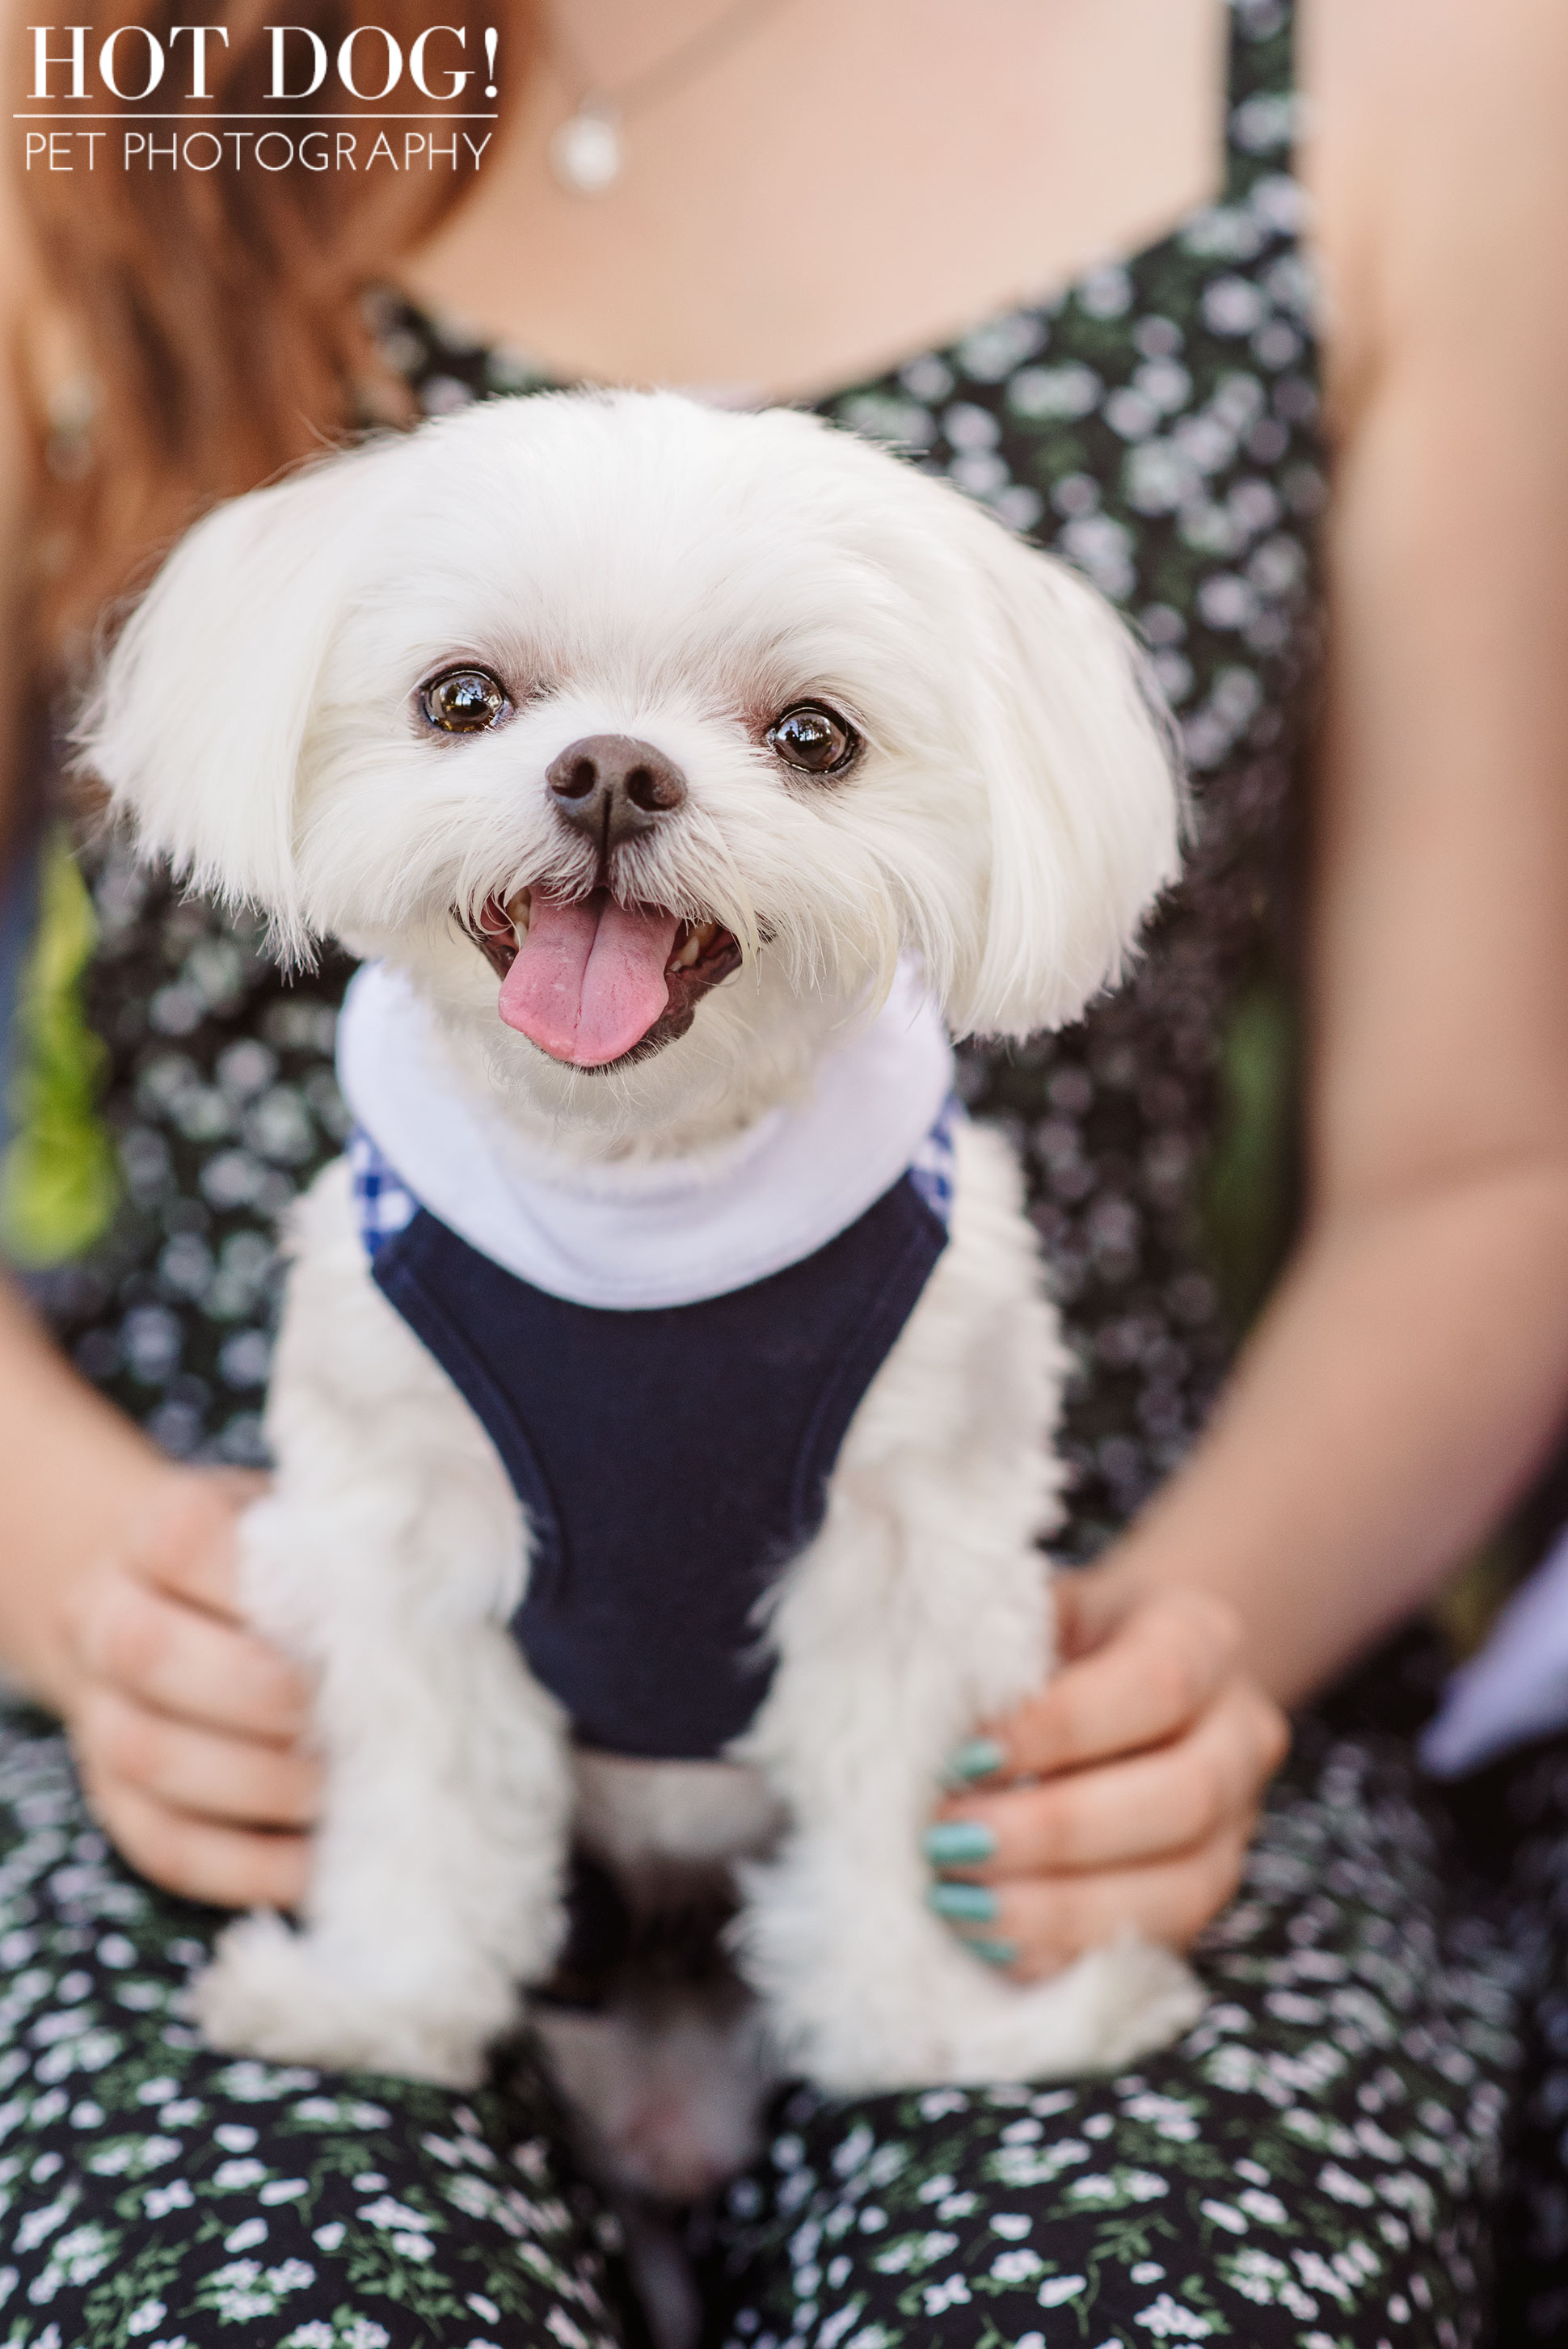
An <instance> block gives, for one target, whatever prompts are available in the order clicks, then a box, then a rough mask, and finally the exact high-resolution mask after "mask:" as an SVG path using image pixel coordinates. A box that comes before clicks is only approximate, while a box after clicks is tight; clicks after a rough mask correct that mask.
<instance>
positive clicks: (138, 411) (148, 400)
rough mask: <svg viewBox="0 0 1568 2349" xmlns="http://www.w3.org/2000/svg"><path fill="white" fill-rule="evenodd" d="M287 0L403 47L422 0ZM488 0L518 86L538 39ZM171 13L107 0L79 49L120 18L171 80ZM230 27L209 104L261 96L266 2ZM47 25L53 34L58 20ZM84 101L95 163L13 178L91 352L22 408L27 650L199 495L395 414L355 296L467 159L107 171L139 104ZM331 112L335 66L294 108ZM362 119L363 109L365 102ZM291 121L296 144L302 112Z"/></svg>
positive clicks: (317, 20) (110, 584) (241, 105)
mask: <svg viewBox="0 0 1568 2349" xmlns="http://www.w3.org/2000/svg"><path fill="white" fill-rule="evenodd" d="M269 13H270V14H271V15H273V16H276V14H277V11H276V10H271V11H270V12H269ZM293 13H294V16H295V17H296V18H297V19H298V20H301V21H303V22H304V23H305V24H306V25H308V26H310V27H311V29H313V30H314V31H315V32H316V33H317V34H318V35H319V36H320V37H321V39H322V40H323V41H324V42H325V46H326V48H327V50H328V53H329V55H335V53H336V50H337V47H338V45H339V43H340V42H341V41H343V40H344V38H345V37H346V36H348V35H349V34H351V33H352V32H353V31H354V30H355V28H356V26H359V25H360V24H366V25H369V24H372V23H374V24H376V25H378V26H384V27H385V29H386V30H387V32H388V33H390V34H391V35H392V36H393V37H394V38H395V39H397V42H398V43H399V46H400V47H401V48H402V50H403V52H404V54H405V55H407V50H408V49H409V47H410V46H411V44H412V42H413V40H414V39H415V37H416V36H418V34H419V33H420V32H422V31H423V30H424V29H425V27H426V25H427V23H428V21H429V20H430V17H431V15H432V11H431V10H430V9H429V7H428V5H422V6H419V7H418V8H416V6H415V5H414V0H376V5H375V8H374V12H373V13H372V11H371V10H370V9H369V8H368V7H367V6H366V5H364V0H310V5H306V6H304V7H303V8H300V7H296V9H295V10H294V12H293ZM454 13H458V12H454ZM180 14H181V16H186V15H188V14H189V12H188V11H185V10H181V11H180ZM483 15H484V18H485V21H486V23H488V24H491V25H494V26H497V27H498V29H499V31H500V51H499V56H500V59H501V60H502V63H501V67H500V79H501V88H502V89H503V91H505V92H508V93H509V94H511V95H513V96H515V93H516V90H517V88H518V86H519V83H520V80H521V72H522V70H523V69H525V67H526V65H527V62H528V58H529V56H530V53H531V46H532V43H531V34H532V24H533V8H532V6H531V0H500V5H496V0H487V5H486V7H485V9H484V11H483ZM175 21H176V5H175V0H138V5H136V7H135V8H134V10H133V9H132V8H131V6H130V5H129V0H105V5H102V6H100V8H99V9H98V14H97V21H96V22H95V24H94V26H93V30H92V45H94V46H96V45H97V44H98V43H101V42H102V41H103V40H104V38H105V37H106V36H108V35H110V34H112V33H113V31H114V30H115V28H116V27H117V26H120V25H126V26H129V25H132V24H134V25H138V26H145V28H146V29H147V31H148V32H149V33H150V35H151V36H153V38H154V39H156V40H158V41H160V43H161V44H162V45H163V47H164V50H165V53H166V55H169V56H170V57H175V58H177V59H178V60H179V63H180V67H181V78H183V74H184V72H185V71H188V67H187V66H186V58H187V57H188V49H187V48H185V47H171V46H170V41H169V35H170V30H171V27H172V26H173V24H174V23H175ZM225 26H226V29H227V32H228V35H229V39H228V45H227V47H222V46H221V45H220V44H219V43H217V42H216V41H211V40H210V41H209V42H208V44H207V76H206V78H207V87H208V89H209V91H210V93H211V104H212V108H213V109H214V111H218V112H240V111H245V110H250V111H254V112H260V111H262V110H263V99H264V94H265V92H266V89H267V88H268V84H269V79H270V71H271V50H272V43H271V38H270V35H269V31H268V28H267V26H264V25H263V21H262V0H234V5H232V7H231V8H230V9H229V10H228V12H227V15H226V17H225ZM484 30H485V25H484V24H481V23H479V22H477V21H476V22H475V23H474V24H472V25H471V26H469V27H468V41H467V48H466V51H465V54H466V55H469V56H470V57H471V58H472V59H473V61H474V62H475V63H476V64H480V65H481V67H482V61H483V59H484V57H485V47H484V40H483V35H484ZM55 39H56V47H60V46H61V40H62V36H61V35H60V33H59V32H58V31H57V34H56V36H55ZM125 46H126V45H124V44H121V47H122V48H124V47H125ZM364 69H365V68H364V67H361V70H362V71H363V70H364ZM64 70H65V69H64V68H61V67H56V68H55V72H56V76H57V78H59V77H60V76H61V74H62V72H63V71H64ZM127 70H128V67H125V66H122V67H121V71H122V72H123V71H127ZM13 86H14V87H22V88H29V87H31V78H30V77H29V78H28V79H27V80H26V81H24V82H22V83H20V84H15V83H14V85H13ZM471 87H472V85H471V84H470V88H471ZM500 102H501V103H502V105H504V103H505V99H504V98H503V99H502V100H501V101H500ZM93 103H94V107H95V109H105V110H112V111H114V112H116V113H117V114H118V115H119V117H120V118H122V119H119V120H117V121H115V122H114V123H113V124H111V125H109V126H108V130H109V136H108V139H107V140H106V141H105V144H104V148H103V149H101V150H98V151H99V161H98V168H97V169H95V170H93V171H80V170H77V171H71V172H69V173H65V172H58V173H57V172H51V171H31V172H28V173H27V174H26V178H25V181H24V197H25V208H26V214H27V217H28V219H29V221H30V222H31V225H32V227H33V230H34V233H35V237H36V247H37V252H38V255H39V259H40V261H41V264H42V266H43V269H44V271H45V273H46V284H47V286H48V289H49V291H50V293H51V295H54V294H56V293H57V294H58V295H59V296H60V298H61V300H62V302H63V304H64V305H65V307H66V308H67V311H68V313H69V316H70V319H71V322H72V325H73V329H74V331H75V332H76V333H77V334H78V335H79V337H80V340H81V343H82V346H83V348H84V351H85V355H86V358H87V362H88V364H87V370H86V373H85V376H84V377H83V378H81V381H82V385H83V387H84V389H85V390H86V393H87V396H84V397H80V398H77V399H75V400H73V401H70V402H67V407H68V409H69V412H68V413H67V415H65V416H64V417H63V418H62V416H61V414H60V413H59V408H60V403H59V401H58V400H57V402H56V410H57V412H56V414H55V415H54V417H53V418H52V419H51V417H50V416H49V414H48V413H47V412H46V402H45V401H44V400H43V399H42V398H39V400H38V402H37V403H36V409H37V412H36V414H35V417H34V429H35V437H36V456H37V474H36V479H37V514H38V521H39V523H40V528H39V530H38V533H37V534H36V539H35V542H34V543H35V544H36V547H37V548H38V549H39V551H40V564H39V568H40V571H41V573H42V574H43V575H41V576H39V577H37V578H36V579H35V580H34V581H33V582H32V583H30V585H31V595H32V603H33V608H34V609H35V611H36V614H37V626H38V629H39V632H40V635H41V638H42V645H41V647H40V648H41V649H42V650H43V651H44V652H45V653H46V654H48V653H51V652H52V653H54V654H56V655H57V654H58V653H59V652H60V651H61V650H62V649H63V648H64V647H66V646H67V645H68V643H69V641H70V639H71V638H72V636H75V635H76V634H77V632H78V631H80V630H81V629H82V628H84V627H86V626H90V625H91V622H92V620H93V618H94V616H95V615H96V614H97V613H98V610H99V609H100V608H101V607H102V605H104V603H105V601H106V600H107V599H108V598H109V597H112V596H114V595H118V594H119V593H120V592H121V591H122V590H123V589H124V588H125V587H126V586H127V585H129V584H130V583H131V582H132V581H134V580H135V578H136V577H137V575H138V574H139V572H141V571H142V570H143V569H144V568H145V566H146V564H147V562H148V560H149V558H150V555H151V554H154V553H156V552H157V551H158V550H159V549H160V548H161V547H162V546H163V545H164V544H165V543H167V541H168V540H169V539H170V537H172V536H173V535H174V534H175V533H177V532H178V531H179V530H180V529H181V527H182V526H183V525H184V524H185V523H187V522H188V521H190V520H191V518H192V517H193V515H194V514H195V513H196V512H199V511H200V510H201V508H202V507H203V506H205V505H208V504H210V503H211V502H212V501H213V500H214V499H217V498H220V497H224V496H228V495H231V494H232V493H233V492H237V491H241V490H244V489H249V488H252V487H253V486H254V485H255V484H256V483H257V482H258V481H264V480H265V479H266V478H267V477H268V476H269V475H270V474H272V473H273V472H275V471H277V470H278V468H279V467H280V466H282V465H285V464H287V463H288V462H289V461H290V460H292V459H294V458H297V457H300V456H303V455H305V454H306V453H308V452H309V451H310V450H312V449H315V448H319V447H320V446H321V445H322V442H323V440H330V439H331V438H332V437H333V436H335V435H337V434H341V433H343V432H345V431H346V430H351V429H354V428H356V426H358V425H360V424H363V423H365V422H367V421H370V420H379V421H396V420H400V419H406V418H407V413H408V402H407V394H406V392H404V390H403V388H402V387H401V386H400V385H399V384H397V381H396V379H395V378H392V377H391V376H390V375H389V373H388V371H387V369H386V368H385V367H383V366H382V365H381V364H380V363H379V361H378V359H377V354H376V350H375V346H374V342H373V339H372V337H371V336H370V334H369V332H368V330H367V326H366V319H365V316H364V304H363V298H362V297H363V295H364V291H365V289H366V286H367V285H372V284H374V283H375V282H376V280H377V277H378V276H379V275H380V274H382V273H383V272H384V271H386V270H387V267H388V265H389V264H390V263H391V262H392V261H393V260H394V259H395V258H396V257H397V254H399V253H401V252H403V251H405V250H407V247H408V246H410V245H411V244H413V243H417V242H418V239H419V238H420V237H422V236H424V235H426V234H428V233H429V231H430V230H432V229H433V228H434V227H435V226H436V225H437V223H438V222H439V221H440V220H441V219H442V218H443V217H444V216H445V215H446V214H447V213H448V212H450V211H451V210H452V209H453V208H454V206H455V205H456V204H457V203H458V202H459V200H460V198H461V196H462V195H463V194H465V193H467V192H468V191H470V190H471V188H472V186H473V174H471V173H464V174H459V172H457V171H448V170H427V171H407V172H406V171H391V170H380V171H372V172H366V171H347V170H343V171H337V170H332V171H310V170H307V169H305V168H304V167H303V166H302V165H301V164H300V163H299V162H298V160H295V161H294V162H293V163H291V164H290V165H289V166H288V168H286V169H285V170H283V171H262V170H258V169H256V168H254V166H253V165H251V166H249V167H247V168H239V169H235V168H232V167H231V166H230V165H229V164H228V163H227V162H225V163H224V164H222V165H221V166H220V167H219V168H218V169H217V170H214V171H191V170H187V169H184V168H181V169H175V168H173V167H172V166H171V165H167V164H165V165H161V166H160V167H158V168H154V169H150V170H146V171H143V170H139V169H127V170H123V171H122V170H120V169H119V167H118V160H117V158H118V153H119V137H120V133H121V130H122V129H125V128H129V127H130V126H132V125H134V124H135V122H136V121H137V119H138V107H137V105H136V103H135V102H134V101H129V102H128V101H122V100H117V99H116V98H114V97H113V96H112V95H111V94H108V93H105V94H104V95H102V96H101V97H95V98H94V101H93ZM155 103H156V101H155ZM202 110H203V109H201V105H200V104H199V103H197V104H193V105H191V106H190V108H189V115H188V119H186V120H184V121H183V122H182V123H181V124H180V125H177V126H173V127H174V128H176V129H181V130H182V131H183V130H187V129H194V128H197V127H199V125H200V122H201V114H202ZM345 110H346V111H354V110H356V109H355V101H354V100H353V99H352V98H349V97H346V95H345V94H344V93H343V91H342V90H341V88H340V87H338V85H337V84H336V82H335V78H334V77H332V76H331V75H329V76H328V78H327V80H326V82H325V84H324V87H323V88H322V89H321V91H319V92H318V93H317V94H316V96H315V98H309V99H301V100H298V101H292V102H291V105H290V113H291V115H297V114H301V113H311V112H320V113H325V112H328V111H333V112H342V111H345ZM364 119H365V125H366V129H368V128H369V127H370V126H371V125H372V124H375V123H376V120H377V115H376V109H375V107H374V106H373V105H372V106H370V107H367V108H366V109H365V110H364ZM170 127H171V126H170V125H169V124H167V123H165V124H162V125H160V126H157V128H158V129H159V131H160V134H162V133H167V132H168V130H169V129H170ZM290 127H291V129H292V130H293V131H294V134H295V137H296V142H297V138H298V134H299V132H300V129H301V128H302V126H301V125H300V124H299V123H298V122H294V123H291V126H290ZM362 135H363V134H362Z"/></svg>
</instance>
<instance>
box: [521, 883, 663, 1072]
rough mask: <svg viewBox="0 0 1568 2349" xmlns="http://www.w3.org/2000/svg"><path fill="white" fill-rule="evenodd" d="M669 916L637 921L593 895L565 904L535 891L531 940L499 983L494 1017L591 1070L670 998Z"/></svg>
mask: <svg viewBox="0 0 1568 2349" xmlns="http://www.w3.org/2000/svg"><path fill="white" fill-rule="evenodd" d="M675 942H676V916H674V915H673V914H647V913H634V912H631V911H629V910H628V908H627V907H625V906H624V905H616V903H615V901H614V898H613V897H606V896H604V895H597V894H596V895H594V896H593V897H590V898H588V899H586V900H585V901H580V902H579V903H577V904H576V905H561V904H560V903H559V902H557V901H556V900H555V899H553V898H550V897H544V896H541V895H539V893H538V892H537V891H535V893H534V899H533V910H532V913H531V916H530V918H529V925H528V935H527V936H526V937H525V938H524V939H523V941H522V944H521V947H519V949H518V955H517V960H516V961H515V962H514V963H513V964H512V967H511V969H510V970H509V971H508V972H507V975H506V977H505V978H504V979H503V980H502V981H501V989H500V1016H501V1018H502V1019H504V1020H505V1021H506V1024H507V1026H508V1027H509V1028H516V1029H518V1030H521V1033H522V1034H523V1035H524V1036H527V1037H529V1038H531V1040H532V1041H533V1042H534V1043H535V1044H537V1045H538V1046H539V1048H540V1050H541V1051H543V1052H548V1053H550V1054H551V1056H552V1059H554V1060H557V1061H573V1062H575V1064H576V1066H577V1067H578V1068H580V1069H596V1068H599V1067H601V1066H602V1065H603V1062H604V1061H618V1060H619V1059H620V1058H621V1055H622V1054H623V1052H629V1051H630V1050H631V1049H632V1047H633V1045H634V1044H640V1043H641V1042H642V1040H643V1038H644V1037H645V1035H646V1034H647V1032H648V1030H649V1029H650V1028H651V1027H652V1026H653V1024H654V1022H655V1019H657V1018H658V1016H659V1014H660V1012H661V1011H663V1009H665V1004H666V1003H668V1001H669V999H670V991H669V988H668V986H667V985H666V984H665V964H666V963H667V962H668V960H669V958H670V949H671V947H673V946H674V945H675Z"/></svg>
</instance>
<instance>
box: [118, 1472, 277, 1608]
mask: <svg viewBox="0 0 1568 2349" xmlns="http://www.w3.org/2000/svg"><path fill="white" fill-rule="evenodd" d="M266 1489H267V1480H266V1478H265V1477H264V1476H259V1475H254V1474H253V1473H252V1472H251V1471H249V1470H246V1469H241V1468H229V1469H212V1470H208V1471H204V1472H203V1473H202V1474H201V1475H191V1474H190V1473H186V1474H184V1475H181V1476H180V1478H179V1479H178V1481H177V1482H176V1483H174V1484H173V1485H171V1486H170V1489H169V1490H168V1491H167V1492H165V1493H164V1494H162V1495H160V1499H159V1501H158V1504H157V1506H155V1507H153V1508H151V1509H150V1510H148V1511H147V1513H146V1514H145V1515H144V1516H142V1517H141V1518H140V1519H139V1521H138V1523H137V1524H135V1525H134V1526H132V1527H131V1528H130V1531H129V1536H128V1537H127V1541H126V1547H125V1551H124V1554H123V1557H120V1558H119V1559H118V1560H117V1561H116V1563H117V1564H119V1565H123V1566H124V1567H125V1568H126V1569H127V1570H128V1571H129V1573H131V1574H133V1575H135V1576H137V1577H138V1578H139V1579H140V1580H142V1581H145V1582H150V1583H152V1584H153V1585H154V1586H155V1587H156V1588H159V1589H160V1590H164V1591H167V1592H168V1593H169V1594H170V1596H171V1597H173V1598H177V1599H186V1600H187V1601H189V1603H190V1604H191V1606H193V1607H201V1608H203V1609H205V1610H206V1611H207V1612H208V1613H209V1614H211V1615H218V1616H221V1617H222V1618H223V1619H224V1620H226V1621H228V1622H232V1623H239V1624H242V1621H243V1617H242V1610H241V1605H240V1579H239V1552H238V1548H237V1546H236V1541H235V1531H236V1525H237V1521H238V1519H239V1517H240V1516H242V1513H243V1512H244V1510H245V1509H247V1508H248V1507H249V1506H250V1505H251V1503H252V1502H253V1501H256V1500H259V1499H260V1498H261V1496H262V1495H263V1493H264V1492H265V1491H266Z"/></svg>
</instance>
